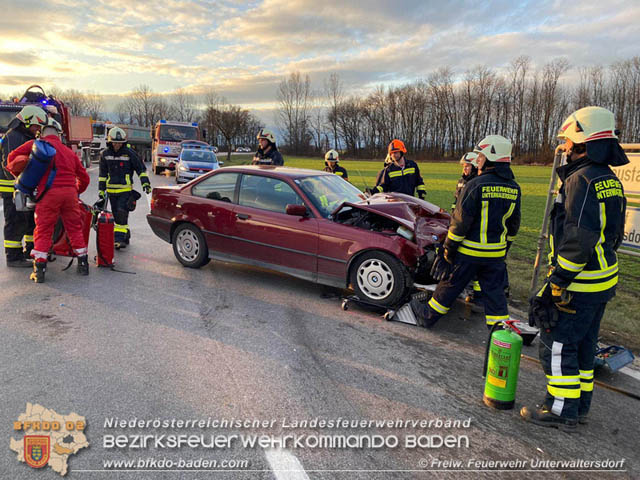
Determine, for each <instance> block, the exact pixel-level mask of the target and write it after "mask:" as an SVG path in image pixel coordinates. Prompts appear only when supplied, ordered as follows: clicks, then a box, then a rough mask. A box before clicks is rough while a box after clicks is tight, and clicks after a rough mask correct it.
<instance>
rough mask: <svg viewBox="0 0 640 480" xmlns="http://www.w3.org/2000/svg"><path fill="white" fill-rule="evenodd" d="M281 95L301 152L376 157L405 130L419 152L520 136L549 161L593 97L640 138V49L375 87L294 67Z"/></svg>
mask: <svg viewBox="0 0 640 480" xmlns="http://www.w3.org/2000/svg"><path fill="white" fill-rule="evenodd" d="M563 79H564V81H563ZM277 102H278V111H277V121H278V125H279V128H280V130H281V131H282V132H284V143H285V147H286V148H287V149H288V150H289V151H290V152H291V153H295V154H305V153H320V152H322V151H325V150H326V149H328V148H336V149H339V150H342V151H343V152H344V153H345V154H347V155H349V156H352V157H364V158H376V157H380V156H384V154H385V150H386V147H387V145H388V143H389V142H390V141H391V140H392V139H393V138H400V139H402V140H404V142H405V144H406V146H407V148H408V150H409V151H410V155H411V156H412V157H413V158H423V159H442V158H451V157H454V158H458V157H459V156H461V155H462V154H463V153H465V152H467V151H469V150H471V149H472V148H473V146H474V142H477V141H479V140H480V139H481V138H483V137H484V136H486V135H490V134H499V135H504V136H505V137H507V138H509V139H511V141H512V142H513V144H514V156H515V157H516V158H517V159H519V160H520V161H525V162H526V161H535V162H543V161H549V160H550V159H551V158H552V152H553V150H554V148H555V145H556V144H557V140H556V133H557V131H558V129H559V127H560V125H561V124H562V122H563V121H564V119H565V118H566V116H567V115H568V114H569V113H571V112H572V111H574V110H576V109H578V108H581V107H585V106H589V105H598V106H602V107H606V108H608V109H610V110H612V111H613V112H614V113H615V114H616V126H617V128H618V129H619V130H620V139H621V141H622V142H632V141H636V142H637V141H638V138H637V135H638V132H640V57H633V58H631V59H628V60H624V61H620V62H616V63H613V64H612V65H610V66H608V67H603V66H592V67H587V68H580V69H572V68H571V66H570V65H569V63H568V62H567V60H565V59H554V60H551V61H549V62H548V63H546V64H545V65H542V66H541V67H538V68H535V67H534V66H533V64H532V62H531V59H530V58H529V57H526V56H520V57H518V58H516V59H514V60H513V61H512V62H510V64H509V66H508V68H507V69H506V70H505V71H504V72H502V73H498V72H496V71H495V70H493V69H490V68H487V67H485V66H476V67H473V68H470V69H468V70H467V71H465V72H464V74H462V75H461V76H460V75H456V74H455V73H454V71H453V70H452V69H451V68H449V67H443V68H439V69H438V70H436V71H435V72H433V73H432V74H430V75H429V76H428V77H427V78H424V79H420V80H416V81H413V82H410V83H407V84H405V85H401V86H390V87H385V86H380V87H378V88H376V89H374V90H373V91H372V92H370V93H368V94H367V95H347V94H346V92H345V89H344V84H343V82H342V81H341V79H340V77H339V76H338V75H337V74H335V73H334V74H331V75H330V76H329V77H328V78H327V79H326V80H325V82H324V85H323V88H321V89H319V90H314V89H313V88H312V86H311V82H310V80H309V76H308V75H301V74H300V73H298V72H294V73H292V74H290V75H289V76H288V77H287V78H285V79H283V80H282V82H281V83H280V85H279V89H278V93H277Z"/></svg>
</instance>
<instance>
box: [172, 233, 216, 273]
mask: <svg viewBox="0 0 640 480" xmlns="http://www.w3.org/2000/svg"><path fill="white" fill-rule="evenodd" d="M171 243H172V244H173V253H174V255H175V256H176V258H177V259H178V261H179V262H180V263H181V264H182V265H184V266H185V267H189V268H200V267H202V266H204V265H206V264H207V263H209V249H208V248H207V242H206V241H205V239H204V235H203V234H202V232H201V231H200V229H199V228H198V227H196V226H195V225H192V224H190V223H183V224H182V225H180V226H178V228H176V231H175V232H173V239H172V241H171Z"/></svg>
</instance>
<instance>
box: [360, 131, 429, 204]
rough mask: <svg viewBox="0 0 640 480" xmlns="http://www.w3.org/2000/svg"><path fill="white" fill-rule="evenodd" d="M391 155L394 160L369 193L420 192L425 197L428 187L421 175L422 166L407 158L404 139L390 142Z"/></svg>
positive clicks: (420, 195)
mask: <svg viewBox="0 0 640 480" xmlns="http://www.w3.org/2000/svg"><path fill="white" fill-rule="evenodd" d="M388 151H389V155H390V157H391V160H392V162H391V163H390V164H389V165H388V166H387V167H386V168H385V169H384V171H383V172H382V178H381V179H380V181H379V182H378V184H377V185H376V186H375V187H374V188H373V190H372V191H370V192H369V193H380V192H397V193H404V194H406V195H411V196H412V197H413V196H414V193H415V192H416V191H417V192H418V197H420V198H421V199H424V197H425V196H426V195H427V189H426V187H425V186H424V181H423V180H422V177H421V176H420V168H418V164H417V163H416V162H414V161H413V160H409V159H408V158H405V156H404V155H405V153H407V149H406V147H405V146H404V142H402V140H397V139H396V140H393V141H392V142H391V143H390V144H389V148H388Z"/></svg>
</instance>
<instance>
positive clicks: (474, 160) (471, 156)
mask: <svg viewBox="0 0 640 480" xmlns="http://www.w3.org/2000/svg"><path fill="white" fill-rule="evenodd" d="M460 164H461V165H462V176H461V177H460V179H459V180H458V184H457V185H456V192H455V193H454V197H453V203H452V204H451V213H453V211H454V210H455V208H456V203H457V202H458V197H459V196H460V192H462V188H463V187H464V186H465V185H466V183H467V182H468V181H469V180H471V179H472V178H475V177H477V176H478V154H477V153H475V152H467V153H465V154H464V155H463V156H462V158H461V159H460ZM467 291H468V292H469V293H468V295H466V296H465V299H464V301H465V302H467V303H468V304H470V305H471V308H472V310H473V311H475V312H481V311H484V306H483V305H482V289H481V288H480V282H478V279H477V278H474V279H473V281H472V282H471V288H468V287H467Z"/></svg>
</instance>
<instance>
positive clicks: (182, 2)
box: [0, 0, 640, 105]
mask: <svg viewBox="0 0 640 480" xmlns="http://www.w3.org/2000/svg"><path fill="white" fill-rule="evenodd" d="M3 14H4V15H3V16H4V17H5V18H7V19H10V21H5V22H3V26H2V29H0V52H2V53H0V92H5V93H6V92H14V91H15V90H16V89H18V88H19V87H20V86H22V84H24V86H25V87H26V86H27V84H29V83H34V82H37V83H43V84H44V85H43V86H45V87H51V86H54V85H55V86H56V87H58V88H62V89H66V88H76V89H80V90H94V91H99V92H102V93H104V94H107V95H110V98H118V96H119V95H122V94H123V93H126V92H128V91H130V90H131V89H133V88H135V87H136V86H138V85H140V84H147V85H149V86H151V88H152V89H154V90H155V91H157V92H161V93H163V92H171V91H174V90H175V89H177V88H180V87H182V88H186V89H187V90H190V91H193V92H204V91H209V90H211V89H214V90H216V91H218V92H219V94H221V95H223V96H225V97H227V99H228V100H229V101H231V102H234V103H239V104H243V105H268V104H269V103H270V102H273V101H274V100H275V92H276V89H277V85H278V83H279V82H280V81H281V79H282V78H283V77H284V76H285V75H287V74H288V73H290V72H292V71H300V72H302V73H307V74H309V75H310V77H311V79H312V83H313V86H314V88H321V87H322V83H323V81H324V79H325V78H326V77H327V76H328V75H329V74H330V73H331V72H338V73H339V74H340V76H341V78H342V79H343V81H344V83H345V86H346V87H347V90H348V91H351V92H360V91H363V90H367V89H371V88H374V87H375V86H376V85H379V84H381V83H386V84H397V83H402V82H407V81H412V80H415V79H419V78H426V77H427V76H428V75H429V74H430V73H432V72H433V71H435V70H437V69H438V68H440V67H443V66H449V67H451V68H452V69H453V70H454V72H456V73H458V74H463V73H464V71H465V70H467V69H469V68H472V67H474V66H476V65H484V66H487V67H489V68H493V69H497V70H500V69H503V68H506V67H507V66H508V65H509V63H510V62H511V60H513V59H514V58H516V57H517V56H519V55H528V56H530V57H531V58H532V61H533V64H534V66H536V67H540V66H542V65H544V64H545V63H547V62H549V61H551V60H553V59H554V58H558V57H564V58H567V59H568V60H569V62H570V63H571V65H572V66H573V67H580V66H589V65H605V66H606V65H609V64H611V63H613V62H615V61H616V60H621V59H626V58H629V57H631V56H634V55H637V54H638V53H637V45H639V44H640V29H638V27H637V25H639V24H640V4H638V3H637V2H628V1H622V0H613V1H610V2H607V3H606V5H605V4H604V3H603V2H601V1H595V0H591V1H585V2H580V4H579V8H572V9H569V10H568V9H567V8H566V3H564V2H560V1H558V0H541V1H536V2H533V1H522V2H513V1H507V0H503V1H494V2H474V1H470V0H451V1H449V2H446V3H442V2H435V1H425V0H397V1H395V2H389V1H386V0H370V1H367V2H344V1H341V0H324V1H323V2H317V1H310V0H255V1H252V2H249V3H247V2H240V1H234V0H163V1H162V2H157V1H147V0H143V1H135V2H131V1H129V0H34V1H29V2H24V1H21V0H5V2H3ZM34 19H45V20H43V21H38V22H34Z"/></svg>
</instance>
